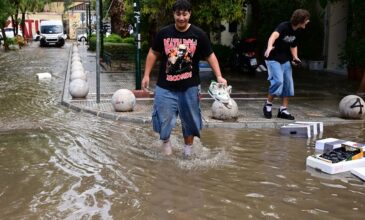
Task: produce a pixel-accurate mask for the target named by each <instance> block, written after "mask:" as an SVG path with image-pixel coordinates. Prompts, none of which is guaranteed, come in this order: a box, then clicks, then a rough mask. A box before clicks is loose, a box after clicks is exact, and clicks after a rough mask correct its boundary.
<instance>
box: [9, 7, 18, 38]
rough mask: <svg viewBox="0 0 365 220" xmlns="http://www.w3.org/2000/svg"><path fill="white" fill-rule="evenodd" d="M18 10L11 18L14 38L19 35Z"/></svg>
mask: <svg viewBox="0 0 365 220" xmlns="http://www.w3.org/2000/svg"><path fill="white" fill-rule="evenodd" d="M18 14H19V10H18V8H17V9H16V10H15V14H14V15H12V16H11V24H12V25H13V32H14V37H15V36H16V35H18Z"/></svg>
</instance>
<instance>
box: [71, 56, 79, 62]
mask: <svg viewBox="0 0 365 220" xmlns="http://www.w3.org/2000/svg"><path fill="white" fill-rule="evenodd" d="M76 61H78V62H81V58H80V57H79V56H75V57H72V63H74V62H76Z"/></svg>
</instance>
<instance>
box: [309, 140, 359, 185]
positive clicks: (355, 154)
mask: <svg viewBox="0 0 365 220" xmlns="http://www.w3.org/2000/svg"><path fill="white" fill-rule="evenodd" d="M315 149H316V151H320V152H322V153H317V154H314V155H311V156H308V157H307V161H306V164H307V166H309V167H312V168H314V169H317V170H320V171H322V172H325V173H328V174H337V173H342V172H347V171H351V172H352V173H355V175H356V176H358V177H360V178H361V179H363V180H364V181H365V158H364V150H365V145H363V144H360V143H356V142H352V141H346V140H340V139H336V138H326V139H322V140H317V141H316V144H315Z"/></svg>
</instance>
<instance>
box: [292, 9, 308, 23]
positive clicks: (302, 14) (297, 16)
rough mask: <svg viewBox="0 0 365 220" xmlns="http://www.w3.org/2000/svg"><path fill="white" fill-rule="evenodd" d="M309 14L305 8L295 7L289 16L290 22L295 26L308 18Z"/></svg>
mask: <svg viewBox="0 0 365 220" xmlns="http://www.w3.org/2000/svg"><path fill="white" fill-rule="evenodd" d="M309 18H310V14H309V12H308V11H307V10H305V9H297V10H295V11H294V12H293V15H292V16H291V19H290V22H291V23H292V25H294V26H296V25H298V24H302V23H304V22H305V21H307V20H309Z"/></svg>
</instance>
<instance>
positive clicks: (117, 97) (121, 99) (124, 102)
mask: <svg viewBox="0 0 365 220" xmlns="http://www.w3.org/2000/svg"><path fill="white" fill-rule="evenodd" d="M112 104H113V107H114V110H115V111H117V112H127V111H133V110H134V106H135V105H136V97H135V96H134V94H133V92H132V91H130V90H128V89H119V90H118V91H116V92H115V93H114V94H113V96H112Z"/></svg>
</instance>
